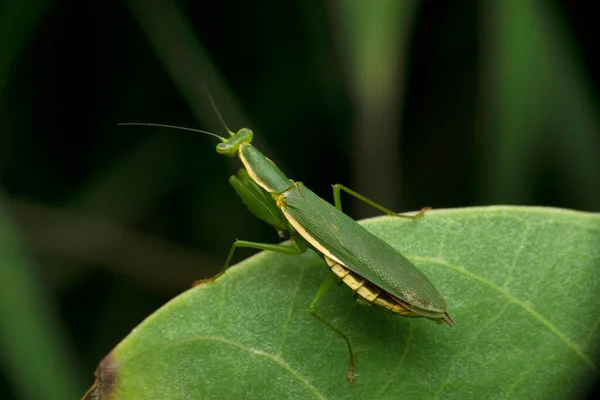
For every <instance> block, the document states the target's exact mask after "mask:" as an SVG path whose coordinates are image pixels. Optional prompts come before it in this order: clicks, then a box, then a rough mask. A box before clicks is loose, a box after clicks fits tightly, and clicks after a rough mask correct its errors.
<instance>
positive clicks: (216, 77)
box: [0, 0, 600, 399]
mask: <svg viewBox="0 0 600 400" xmlns="http://www.w3.org/2000/svg"><path fill="white" fill-rule="evenodd" d="M367 3H368V4H369V5H367ZM586 7H589V8H586ZM592 10H593V8H592V7H591V3H590V4H588V5H587V6H586V5H584V4H583V3H581V2H568V3H567V2H565V3H564V4H563V3H558V2H552V1H550V2H536V1H527V2H522V1H518V0H517V1H496V2H485V4H483V3H479V2H465V1H458V2H452V3H449V2H448V3H445V2H444V3H442V2H412V1H399V2H397V1H394V0H390V1H383V0H381V1H379V2H365V3H364V4H363V3H362V2H353V1H351V0H348V1H326V2H316V1H302V2H283V1H281V2H275V3H273V2H260V1H258V2H247V1H231V2H226V1H221V2H210V3H207V2H188V1H182V2H178V3H176V4H171V3H170V2H161V1H156V2H154V1H145V2H144V1H130V2H126V3H120V2H81V1H71V2H66V1H62V2H57V3H50V2H44V1H41V0H24V1H20V0H5V1H4V2H2V3H1V4H0V180H1V181H0V183H1V187H0V190H1V191H0V206H1V209H0V225H2V227H1V228H0V240H1V241H2V244H0V250H1V251H0V280H1V282H0V300H1V301H2V302H1V304H0V335H1V336H0V339H2V343H1V345H0V354H1V355H2V359H1V360H2V364H1V366H2V369H1V370H0V371H3V373H2V374H0V398H2V399H12V398H15V399H16V398H19V399H51V398H57V399H62V398H71V397H74V398H76V397H77V396H80V395H82V394H83V392H84V390H85V388H86V387H88V386H89V385H91V383H92V381H93V377H92V373H93V371H94V369H95V366H96V365H97V363H98V362H99V361H100V360H101V359H102V357H103V356H104V355H106V354H107V353H108V352H109V351H110V350H111V348H112V347H113V346H115V345H116V344H117V343H118V342H119V341H120V340H121V339H122V338H124V337H125V336H126V335H127V334H128V332H129V331H130V330H131V329H132V328H134V327H135V326H136V325H137V324H138V323H139V322H141V321H142V320H143V319H144V318H145V317H146V316H148V315H149V314H150V313H152V312H153V311H154V310H156V309H157V308H159V307H160V306H161V305H162V304H164V303H165V302H166V301H168V300H169V299H171V298H172V297H174V296H176V295H177V294H179V293H181V292H182V291H184V290H186V289H188V288H189V287H190V285H191V283H192V282H193V281H194V280H195V279H199V278H203V277H207V276H211V275H212V274H214V273H215V272H216V271H218V270H219V268H220V266H221V265H222V263H223V261H224V259H225V256H226V254H227V251H228V250H229V247H230V245H231V243H232V241H233V240H234V239H235V238H238V239H247V240H252V241H264V242H276V241H277V240H278V238H277V236H276V234H275V233H274V231H273V230H272V229H271V228H270V227H269V226H267V225H266V224H263V223H261V222H260V221H258V220H257V219H255V218H254V217H253V216H251V215H250V214H248V213H247V211H246V210H245V207H244V206H243V205H242V204H241V203H240V201H239V199H238V198H237V197H236V195H235V193H234V192H233V190H232V189H231V188H230V187H229V185H228V182H227V178H228V176H229V175H230V174H232V173H234V172H235V171H236V170H237V169H238V168H239V167H240V164H239V162H238V161H237V160H228V159H225V158H223V157H221V156H219V155H217V154H216V153H215V149H214V146H215V145H216V140H215V139H214V138H211V137H209V136H206V135H202V134H196V133H189V132H182V131H176V130H167V129H161V128H146V127H117V126H116V124H117V123H119V122H158V123H166V124H174V125H181V126H186V127H195V128H199V129H208V130H211V131H213V132H216V133H218V134H220V135H225V134H226V133H225V131H224V128H223V127H222V126H221V125H220V124H219V122H218V119H217V117H216V116H215V112H214V111H213V109H212V108H211V105H210V102H209V101H208V100H207V97H206V95H205V93H204V92H203V90H202V82H205V83H206V84H207V85H208V87H209V89H210V91H211V93H212V95H213V97H214V98H215V101H216V103H217V105H218V107H219V109H220V112H221V113H222V115H223V118H224V119H225V121H226V123H227V125H228V126H229V127H230V129H232V130H234V131H235V130H237V129H239V128H241V127H243V126H247V127H250V128H252V129H253V130H254V132H255V141H254V143H255V144H256V146H257V147H258V148H259V149H261V150H262V151H263V152H264V153H265V154H266V155H267V156H268V157H270V158H271V159H272V160H273V161H275V163H276V164H278V165H279V166H280V167H281V169H282V170H283V171H284V172H285V173H286V175H287V176H289V177H290V178H292V179H294V180H298V181H303V182H304V183H305V184H306V185H307V186H308V187H310V188H311V189H313V190H314V191H315V192H316V193H318V194H320V195H321V196H322V197H324V198H325V199H327V200H331V184H333V183H338V182H339V183H342V184H345V185H347V186H349V187H351V188H354V189H356V190H357V191H359V192H361V193H362V194H364V195H366V196H368V197H370V198H372V199H374V200H376V201H377V202H379V203H381V204H383V205H385V206H387V207H389V208H392V209H394V210H398V211H408V210H418V209H420V208H421V207H423V206H431V207H434V208H447V207H464V206H476V205H489V204H522V205H543V206H555V207H566V208H573V209H579V210H584V211H599V210H600V178H599V177H600V158H599V156H600V134H599V126H598V122H599V121H598V117H597V116H598V115H599V114H598V102H597V98H598V83H599V81H598V80H599V79H600V73H599V71H600V70H599V62H600V60H599V59H598V45H597V38H598V37H600V36H599V34H600V32H599V31H600V29H599V27H598V23H597V17H596V15H597V14H595V13H594V12H592ZM344 202H345V205H346V210H347V212H348V213H349V214H351V215H352V216H353V217H355V218H357V219H358V218H364V217H369V216H373V215H376V214H377V213H376V212H375V211H374V210H372V209H369V208H364V207H362V206H361V205H359V204H356V203H354V202H352V201H351V200H350V199H347V198H344ZM250 254H252V251H240V252H239V253H238V260H239V259H241V258H244V257H246V256H248V255H250Z"/></svg>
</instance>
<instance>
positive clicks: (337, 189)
mask: <svg viewBox="0 0 600 400" xmlns="http://www.w3.org/2000/svg"><path fill="white" fill-rule="evenodd" d="M340 190H343V191H344V192H346V193H348V194H349V195H351V196H354V197H356V198H357V199H359V200H360V201H363V202H365V203H367V204H368V205H370V206H372V207H375V208H376V209H378V210H379V211H381V212H383V213H385V214H387V215H391V216H392V217H400V218H410V219H419V218H421V217H422V216H423V215H425V212H427V211H429V210H431V207H423V208H422V209H421V211H419V213H418V214H415V215H405V214H398V213H396V212H393V211H392V210H390V209H388V208H385V207H384V206H382V205H380V204H377V203H375V202H374V201H373V200H371V199H368V198H366V197H365V196H363V195H362V194H359V193H357V192H355V191H354V190H352V189H349V188H347V187H346V186H344V185H341V184H339V183H336V184H335V185H333V202H334V205H335V207H336V208H337V209H338V210H340V211H342V199H341V197H340Z"/></svg>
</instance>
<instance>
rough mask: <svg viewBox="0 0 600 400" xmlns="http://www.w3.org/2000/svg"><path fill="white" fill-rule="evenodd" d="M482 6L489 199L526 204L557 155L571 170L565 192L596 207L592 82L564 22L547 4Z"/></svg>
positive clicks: (598, 167) (598, 145) (599, 193)
mask: <svg viewBox="0 0 600 400" xmlns="http://www.w3.org/2000/svg"><path fill="white" fill-rule="evenodd" d="M484 10H485V13H484V19H483V23H482V26H483V27H484V29H487V30H488V32H487V33H488V35H489V41H486V42H484V43H483V47H484V54H485V57H486V64H487V66H488V67H487V69H488V70H487V72H486V74H485V76H484V79H485V81H484V83H483V85H484V86H485V87H486V90H487V98H486V100H487V102H488V107H489V118H490V123H489V124H487V126H490V127H491V128H490V130H489V131H488V132H486V133H485V134H486V135H487V137H486V139H485V141H484V146H483V148H482V151H483V154H482V159H483V160H484V172H483V174H482V180H483V182H482V200H483V202H486V203H489V202H494V203H511V204H515V203H527V202H528V201H530V199H531V197H532V193H531V190H532V189H534V188H535V187H534V186H533V185H531V184H530V182H532V181H533V180H534V178H536V177H535V176H534V175H535V174H537V173H540V171H542V168H544V167H548V166H550V167H553V166H556V165H553V163H556V162H557V161H556V160H558V163H562V165H560V167H566V170H567V171H568V172H567V174H568V176H565V179H564V182H568V183H566V184H565V185H566V187H565V190H573V191H575V192H579V193H578V197H579V199H580V202H581V204H582V205H585V206H588V207H590V208H592V209H593V208H596V207H598V204H600V181H599V180H598V174H599V173H600V159H599V158H598V156H597V155H598V154H599V152H600V142H599V137H598V121H597V117H596V116H595V115H596V113H595V111H594V107H593V106H592V104H593V103H592V102H591V100H592V99H591V95H590V94H588V93H587V91H586V90H585V88H586V86H587V85H590V83H589V82H588V79H587V78H586V77H585V76H584V75H583V73H582V71H581V70H579V69H578V68H576V67H575V63H574V55H573V54H572V53H570V52H569V50H568V46H567V44H566V43H565V40H564V37H565V36H566V34H567V27H566V24H562V25H561V24H560V23H558V21H559V19H558V18H557V15H556V13H554V12H553V9H552V8H550V7H549V6H548V4H547V3H545V2H533V1H520V0H507V1H495V2H486V3H484ZM590 86H591V85H590ZM565 150H566V151H565ZM548 153H550V154H557V155H558V154H560V156H558V157H557V158H556V159H554V158H552V157H551V158H548V157H547V156H546V155H547V154H548ZM545 156H546V157H545Z"/></svg>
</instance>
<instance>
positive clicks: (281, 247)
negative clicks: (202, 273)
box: [192, 240, 306, 286]
mask: <svg viewBox="0 0 600 400" xmlns="http://www.w3.org/2000/svg"><path fill="white" fill-rule="evenodd" d="M238 247H248V248H251V249H258V250H268V251H274V252H276V253H281V254H291V255H295V254H301V253H304V252H305V251H306V248H305V247H300V246H298V245H297V244H296V243H292V244H289V245H288V244H270V243H259V242H248V241H246V240H236V241H235V242H233V244H232V245H231V249H230V250H229V254H228V255H227V259H226V260H225V265H223V269H222V270H221V272H219V273H218V274H217V275H215V276H213V277H210V278H208V279H199V280H197V281H195V282H194V283H193V285H192V286H197V285H199V284H201V283H207V282H213V281H214V280H215V279H217V278H218V277H220V276H221V275H223V274H224V273H225V271H226V270H227V268H229V267H230V264H231V259H232V257H233V254H234V253H235V250H236V249H237V248H238Z"/></svg>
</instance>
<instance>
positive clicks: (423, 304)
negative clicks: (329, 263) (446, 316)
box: [283, 183, 446, 318]
mask: <svg viewBox="0 0 600 400" xmlns="http://www.w3.org/2000/svg"><path fill="white" fill-rule="evenodd" d="M284 196H285V200H284V204H283V208H284V210H285V211H287V212H288V213H289V214H290V215H291V216H292V217H293V218H294V219H295V220H296V221H297V223H298V224H299V225H300V226H301V227H302V228H303V230H304V231H305V232H304V234H303V233H302V232H301V231H299V233H300V234H301V235H302V236H304V238H305V239H307V240H308V241H309V242H311V239H313V240H314V241H316V242H318V243H319V244H320V245H321V246H322V247H324V248H325V249H327V250H328V251H329V252H330V253H331V254H333V255H334V256H335V257H336V258H338V259H339V260H340V261H342V262H343V263H344V265H345V266H346V267H347V268H348V269H350V270H351V271H353V272H355V273H357V274H359V275H361V276H362V277H364V278H365V279H367V280H368V281H370V282H372V283H373V284H375V285H377V286H378V287H380V288H381V289H383V290H385V291H387V292H389V293H390V294H392V295H393V296H396V297H398V298H399V299H401V300H404V301H405V302H407V303H408V304H410V305H412V306H415V307H418V308H419V309H421V310H422V311H423V312H421V313H420V314H422V315H424V316H426V317H432V318H438V317H440V316H441V315H440V314H443V313H444V312H445V311H446V302H445V300H444V298H443V297H442V295H441V294H440V292H439V291H438V290H437V288H436V287H435V286H434V285H433V283H432V282H431V281H430V280H429V279H428V278H427V276H425V274H423V273H422V272H421V271H420V270H419V269H418V268H417V267H415V266H414V264H412V263H411V262H410V261H409V260H408V259H407V258H406V257H404V256H403V255H402V254H400V253H399V252H398V251H396V250H395V249H394V248H393V247H392V246H390V245H389V244H387V243H386V242H384V241H383V240H381V239H380V238H378V237H377V236H375V235H373V234H372V233H371V232H369V231H367V230H366V229H365V228H363V227H362V226H360V225H359V224H358V223H357V222H356V221H354V220H353V219H352V218H350V217H348V216H347V215H346V214H344V213H343V212H341V211H339V210H338V209H337V208H335V207H334V206H333V205H331V204H330V203H327V202H326V201H325V200H323V199H321V198H320V197H319V196H317V195H316V194H314V193H313V192H312V191H311V190H309V189H308V188H306V187H305V186H303V185H302V184H301V183H297V184H296V187H294V188H292V189H290V190H288V191H286V192H285V193H284ZM290 222H291V223H292V225H294V223H293V221H290ZM307 234H308V236H310V237H306V236H307Z"/></svg>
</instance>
